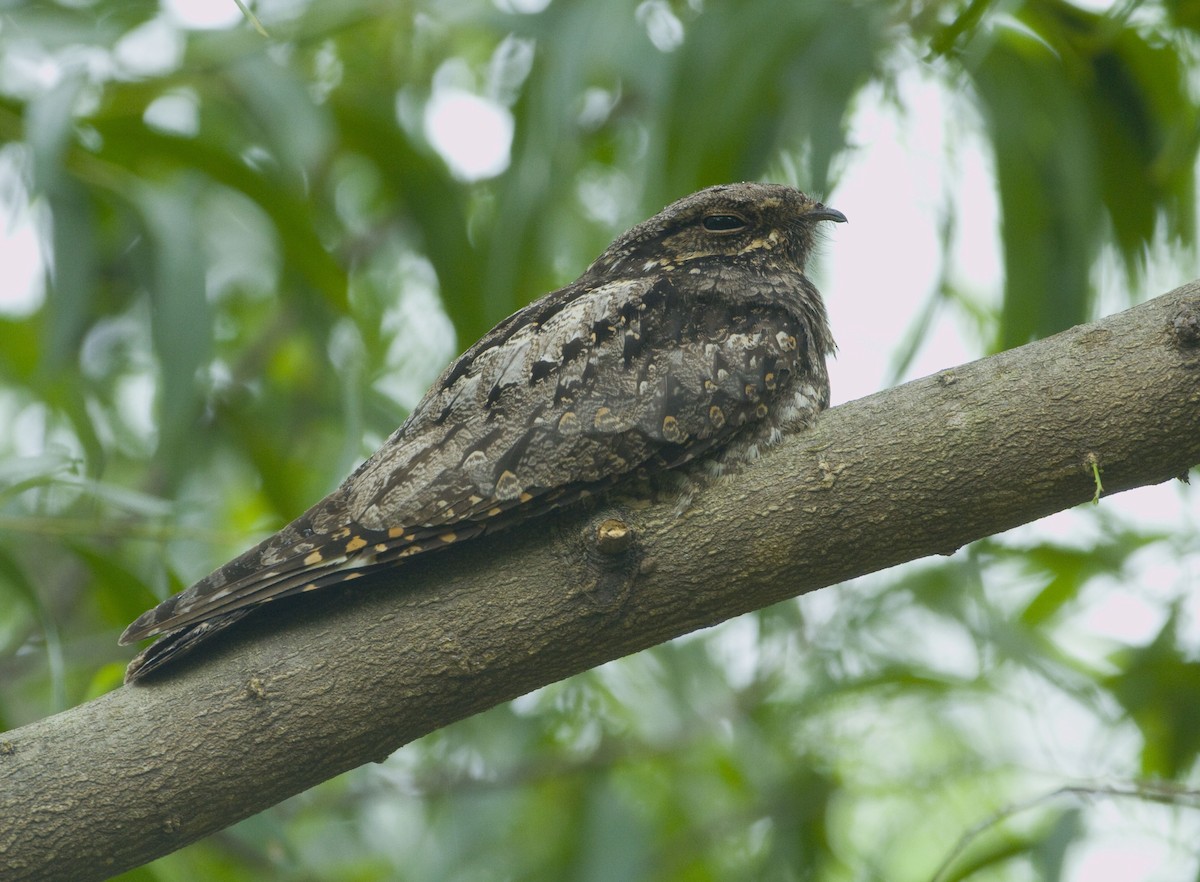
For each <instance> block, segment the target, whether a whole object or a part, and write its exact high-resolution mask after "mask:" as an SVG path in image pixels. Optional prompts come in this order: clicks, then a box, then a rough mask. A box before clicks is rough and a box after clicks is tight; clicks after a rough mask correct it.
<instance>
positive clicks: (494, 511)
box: [487, 505, 504, 518]
mask: <svg viewBox="0 0 1200 882" xmlns="http://www.w3.org/2000/svg"><path fill="white" fill-rule="evenodd" d="M503 511H504V509H502V508H501V507H500V506H498V505H494V506H492V507H491V508H489V509H488V512H487V516H488V517H489V518H494V517H495V516H496V515H498V514H500V513H501V512H503Z"/></svg>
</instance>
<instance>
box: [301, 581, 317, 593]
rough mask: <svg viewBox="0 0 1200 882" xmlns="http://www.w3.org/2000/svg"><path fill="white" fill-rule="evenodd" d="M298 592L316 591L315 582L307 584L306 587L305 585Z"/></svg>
mask: <svg viewBox="0 0 1200 882" xmlns="http://www.w3.org/2000/svg"><path fill="white" fill-rule="evenodd" d="M300 590H301V591H316V590H317V583H316V582H309V583H308V584H307V585H305V586H304V587H303V588H301V589H300Z"/></svg>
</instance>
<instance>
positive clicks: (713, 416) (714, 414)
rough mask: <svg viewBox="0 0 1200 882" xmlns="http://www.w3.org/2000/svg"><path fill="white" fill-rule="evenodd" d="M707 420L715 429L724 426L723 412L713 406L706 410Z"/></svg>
mask: <svg viewBox="0 0 1200 882" xmlns="http://www.w3.org/2000/svg"><path fill="white" fill-rule="evenodd" d="M708 419H709V421H710V422H711V423H712V424H713V425H714V426H715V427H716V428H718V429H719V428H721V426H723V425H725V412H724V411H723V410H721V408H719V407H717V406H716V405H715V404H714V405H713V406H712V407H710V408H709V409H708Z"/></svg>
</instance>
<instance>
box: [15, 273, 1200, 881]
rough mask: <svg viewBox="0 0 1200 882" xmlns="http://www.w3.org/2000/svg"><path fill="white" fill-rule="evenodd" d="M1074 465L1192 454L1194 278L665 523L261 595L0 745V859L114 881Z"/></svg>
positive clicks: (547, 526)
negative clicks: (134, 682) (175, 654)
mask: <svg viewBox="0 0 1200 882" xmlns="http://www.w3.org/2000/svg"><path fill="white" fill-rule="evenodd" d="M1093 460H1094V461H1096V462H1098V463H1099V467H1100V468H1101V470H1102V476H1103V480H1104V486H1105V488H1106V492H1108V493H1111V492H1114V491H1119V490H1125V489H1128V488H1131V487H1137V486H1141V485H1145V484H1154V483H1157V482H1160V481H1164V480H1166V479H1168V478H1171V477H1173V476H1176V475H1181V474H1183V473H1184V472H1185V471H1186V470H1187V469H1188V468H1189V467H1190V466H1191V465H1193V464H1195V463H1197V462H1200V283H1194V284H1192V285H1189V286H1187V287H1185V288H1181V289H1179V290H1177V291H1175V292H1173V293H1171V294H1168V295H1165V296H1163V297H1160V298H1158V299H1156V300H1154V301H1151V302H1149V303H1146V304H1143V305H1141V306H1138V307H1136V308H1134V309H1131V310H1128V311H1126V312H1123V313H1121V314H1119V315H1116V316H1112V317H1110V318H1107V319H1104V320H1103V321H1100V322H1096V323H1094V324H1090V325H1084V326H1081V327H1078V328H1075V329H1073V330H1071V331H1068V332H1066V333H1064V334H1060V335H1058V336H1056V337H1054V338H1051V339H1049V340H1045V341H1041V342H1039V343H1034V344H1032V345H1029V346H1025V347H1022V348H1020V349H1017V350H1013V351H1011V352H1006V353H1003V354H1001V355H998V356H995V357H993V358H988V359H984V360H982V361H978V362H974V363H972V364H969V365H965V366H963V367H960V368H955V369H954V370H950V371H944V372H942V373H940V374H938V375H936V376H933V377H928V378H926V379H923V380H918V381H916V382H913V383H909V384H907V385H905V386H902V387H900V388H897V389H892V390H889V391H887V392H883V393H880V394H878V395H873V396H871V397H870V398H866V399H862V400H860V401H855V402H853V403H851V404H847V405H845V406H843V407H839V408H835V409H834V410H831V411H829V412H828V413H827V414H826V415H825V416H824V417H823V418H822V420H821V421H820V423H819V425H818V426H817V427H816V428H815V429H814V430H813V431H812V432H809V433H806V434H804V435H803V436H800V437H797V438H794V439H792V440H790V441H788V442H787V443H785V444H783V445H782V446H780V447H779V448H777V449H775V450H773V451H771V453H770V454H769V455H767V456H765V457H763V459H761V460H760V461H759V462H758V463H756V464H754V465H753V466H752V467H749V468H746V469H745V470H743V471H742V472H741V473H740V474H737V475H735V476H732V477H727V478H723V479H720V480H718V481H715V482H713V483H712V484H710V485H709V486H707V487H705V488H702V489H701V490H700V491H699V492H698V493H697V494H696V496H695V498H694V500H693V502H692V505H691V507H690V508H688V510H687V511H686V513H685V514H683V515H682V516H679V515H677V513H676V508H675V504H674V503H673V502H671V501H663V502H658V503H638V502H636V501H635V500H633V499H616V500H610V501H608V502H607V503H605V504H603V505H601V506H600V507H597V508H595V509H593V510H591V511H586V512H578V513H576V514H574V515H571V516H564V517H557V518H554V519H546V520H543V521H542V522H540V523H536V524H531V525H529V526H528V527H527V528H524V529H520V530H516V531H514V532H512V533H510V534H507V535H502V536H497V537H494V538H490V539H483V540H478V541H474V542H471V543H467V544H465V545H463V546H461V547H456V548H455V549H454V550H453V551H451V552H448V553H446V554H444V555H442V556H440V557H437V556H435V557H432V558H430V559H428V560H418V561H415V562H414V563H413V564H412V565H410V566H406V567H404V568H402V569H398V570H396V571H395V573H394V575H391V576H390V577H389V578H388V579H387V580H386V582H387V583H389V584H376V585H369V586H368V585H364V584H363V583H356V584H357V585H358V586H359V587H355V588H353V589H346V590H341V591H338V590H334V591H331V592H327V596H324V597H322V596H321V594H315V595H312V596H310V597H305V598H302V599H301V602H294V603H289V602H281V603H279V604H277V605H274V606H275V608H268V609H267V610H265V611H264V612H263V613H261V614H259V615H256V616H253V617H251V618H250V619H248V620H247V622H246V623H245V625H244V626H241V627H238V628H235V629H231V633H230V634H229V635H228V638H227V639H225V640H224V641H223V642H219V643H218V644H217V645H216V646H214V647H213V650H212V651H211V652H208V653H205V654H203V655H201V654H197V656H196V657H194V658H192V659H189V660H188V661H187V662H186V663H184V664H181V665H180V666H179V669H178V670H177V671H174V672H171V673H170V674H169V675H168V676H164V677H162V678H160V679H158V680H154V681H151V682H149V683H148V684H146V685H144V686H138V687H132V688H131V687H126V688H123V689H119V690H117V691H115V692H112V693H110V694H108V695H105V696H103V697H101V698H99V699H97V700H95V701H92V702H89V703H87V704H85V705H83V706H81V707H77V708H74V709H72V710H69V711H66V712H65V713H61V714H58V715H57V716H54V717H51V718H49V719H46V720H42V721H40V722H38V723H34V724H32V725H29V726H26V727H24V728H22V729H18V730H16V731H13V732H10V733H8V734H7V735H4V736H0V819H3V820H2V822H0V877H3V878H4V879H6V880H33V879H38V880H42V879H67V878H69V879H75V880H88V879H100V878H104V877H106V876H109V875H112V874H115V873H117V872H120V871H122V870H124V869H127V868H129V867H133V866H135V865H138V864H141V863H143V862H145V861H148V860H150V859H152V858H154V857H157V856H159V855H162V854H165V853H167V852H170V851H172V850H174V849H177V848H180V847H181V846H183V845H185V844H187V843H189V842H192V841H193V840H195V839H198V838H200V837H202V836H205V835H207V834H209V833H212V832H214V831H216V830H219V829H221V828H222V827H225V826H226V825H228V824H230V823H232V822H234V821H236V820H238V819H240V818H244V817H246V816H248V815H251V814H253V813H255V812H257V811H259V810H261V809H263V808H266V807H267V806H270V805H272V804H274V803H276V802H279V801H280V800H282V799H284V798H285V797H287V796H290V795H291V794H294V793H297V792H299V791H301V790H304V789H305V788H307V787H310V786H312V785H313V784H316V783H317V782H319V781H322V780H325V779H326V778H329V777H331V776H333V775H336V774H338V773H339V772H343V771H345V770H347V769H351V768H353V767H355V766H358V765H360V764H362V763H364V762H367V761H370V760H382V759H383V758H385V757H386V756H388V754H390V753H391V752H392V751H394V750H396V749H397V748H398V747H400V746H401V745H403V744H406V743H407V742H409V741H411V740H413V739H414V738H418V737H420V736H421V735H424V734H426V733H427V732H430V731H432V730H434V729H437V728H439V727H441V726H445V725H446V724H448V723H451V722H453V721H455V720H459V719H462V718H463V717H466V716H468V715H470V714H474V713H476V712H478V711H481V710H484V709H485V708H488V707H491V706H493V705H495V704H498V703H500V702H502V701H505V700H507V699H510V698H512V697H514V696H517V695H520V694H522V693H525V692H528V691H529V690H531V689H534V688H536V687H538V686H542V685H544V684H547V683H551V682H553V681H555V680H559V679H561V678H563V677H567V676H570V675H571V674H574V673H577V672H579V671H583V670H586V669H588V668H591V667H593V666H595V665H598V664H600V663H601V662H604V661H607V660H609V659H613V658H617V657H619V656H622V655H625V654H627V653H631V652H636V651H637V650H640V649H644V648H645V647H648V646H653V645H654V644H656V643H659V642H661V641H663V640H667V639H669V638H671V637H674V636H676V635H679V634H683V633H686V632H688V631H693V630H695V629H697V628H703V627H706V626H709V625H713V624H715V623H717V622H720V621H722V620H724V619H727V618H729V617H731V616H735V615H738V614H739V613H742V612H745V611H747V610H751V609H757V608H759V607H762V606H766V605H767V604H770V603H774V602H776V601H779V600H782V599H784V598H786V597H791V596H794V595H797V594H801V593H804V592H806V591H811V590H813V589H815V588H820V587H822V586H825V585H830V584H833V583H835V582H838V581H841V580H844V579H848V578H851V577H853V576H857V575H860V574H862V573H865V572H870V571H873V570H879V569H882V568H884V567H887V566H891V565H893V564H897V563H900V562H902V561H906V560H912V559H914V558H917V557H921V556H924V555H929V554H948V553H950V552H952V551H953V550H954V549H956V548H958V547H959V546H961V545H963V544H964V543H967V542H970V541H972V540H974V539H978V538H980V537H982V536H987V535H990V534H992V533H997V532H999V531H1001V530H1005V529H1007V528H1009V527H1012V526H1015V525H1017V524H1021V523H1025V522H1028V521H1031V520H1034V519H1035V518H1038V517H1041V516H1042V515H1045V514H1048V513H1050V512H1053V511H1057V510H1059V509H1063V508H1067V507H1069V506H1072V505H1076V504H1079V503H1081V502H1085V501H1087V500H1089V499H1090V498H1091V497H1092V493H1093V490H1094V482H1093V475H1092V469H1091V466H1090V463H1091V462H1092V461H1093ZM626 529H628V530H629V531H631V532H628V533H626V532H625V530H626ZM364 581H365V580H364ZM381 581H382V580H381Z"/></svg>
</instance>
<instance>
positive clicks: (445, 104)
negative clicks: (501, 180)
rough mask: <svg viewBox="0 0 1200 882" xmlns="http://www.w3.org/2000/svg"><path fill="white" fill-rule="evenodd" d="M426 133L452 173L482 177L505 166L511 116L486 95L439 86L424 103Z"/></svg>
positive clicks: (465, 177) (469, 178)
mask: <svg viewBox="0 0 1200 882" xmlns="http://www.w3.org/2000/svg"><path fill="white" fill-rule="evenodd" d="M425 137H426V138H428V139H429V143H430V144H431V145H432V146H433V149H434V150H436V151H437V152H438V155H439V156H441V157H442V159H443V160H445V162H446V165H448V166H449V167H450V171H451V172H452V173H453V174H454V176H455V177H457V178H459V179H460V180H464V181H481V180H484V179H486V178H493V177H495V176H496V175H498V174H500V173H501V172H503V171H504V170H505V169H506V168H508V163H509V158H510V150H511V149H512V139H513V118H512V114H511V113H509V112H508V110H507V109H505V108H504V107H501V106H500V105H499V104H496V103H495V102H492V101H488V100H487V99H486V98H480V97H479V96H478V95H475V94H472V93H471V92H467V91H465V90H463V89H459V88H456V87H453V86H447V87H439V88H436V89H435V90H434V92H433V97H432V98H430V100H429V103H428V104H427V105H426V107H425Z"/></svg>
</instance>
